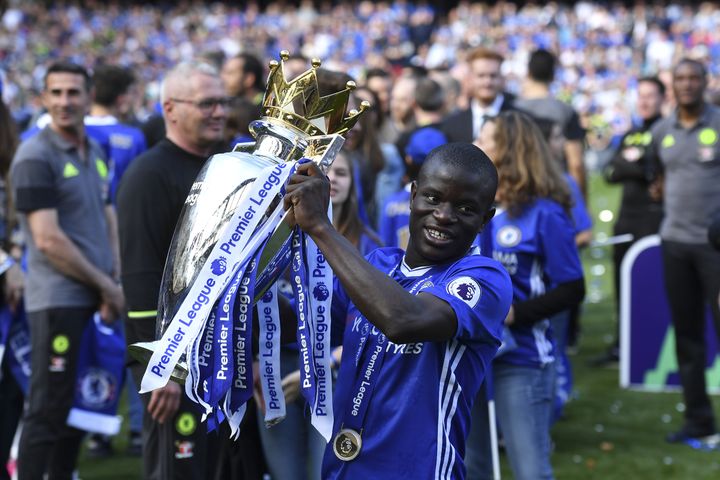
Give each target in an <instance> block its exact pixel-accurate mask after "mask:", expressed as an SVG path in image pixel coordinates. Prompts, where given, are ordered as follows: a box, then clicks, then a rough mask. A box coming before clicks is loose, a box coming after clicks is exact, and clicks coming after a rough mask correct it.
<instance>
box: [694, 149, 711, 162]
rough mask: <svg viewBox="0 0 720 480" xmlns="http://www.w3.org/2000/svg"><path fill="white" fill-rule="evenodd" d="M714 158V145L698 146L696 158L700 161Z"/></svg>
mask: <svg viewBox="0 0 720 480" xmlns="http://www.w3.org/2000/svg"><path fill="white" fill-rule="evenodd" d="M714 158H715V148H714V147H700V148H698V159H699V160H700V161H701V162H710V161H712V160H713V159H714Z"/></svg>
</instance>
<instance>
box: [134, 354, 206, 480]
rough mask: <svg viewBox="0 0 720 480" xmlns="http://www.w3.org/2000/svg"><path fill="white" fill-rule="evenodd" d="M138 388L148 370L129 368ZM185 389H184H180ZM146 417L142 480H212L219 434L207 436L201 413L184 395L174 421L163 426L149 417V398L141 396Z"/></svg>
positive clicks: (143, 435) (144, 422) (138, 366)
mask: <svg viewBox="0 0 720 480" xmlns="http://www.w3.org/2000/svg"><path fill="white" fill-rule="evenodd" d="M130 371H131V372H132V375H133V379H134V380H135V385H140V384H141V382H142V377H143V374H144V373H145V366H143V365H140V364H138V363H133V364H132V365H131V366H130ZM181 388H182V387H181ZM140 400H142V403H143V407H144V408H145V414H144V415H143V432H142V439H143V478H144V479H146V480H184V479H188V480H191V479H198V478H208V479H210V478H213V477H214V473H215V464H216V461H215V457H216V456H217V451H218V448H219V444H218V442H219V438H220V437H219V433H218V432H213V433H210V434H208V433H207V424H205V423H201V421H200V420H201V419H202V413H201V412H200V410H199V407H198V405H195V404H194V403H192V402H191V401H190V400H189V399H188V397H187V395H185V392H182V393H181V396H180V408H178V411H177V412H176V413H175V416H174V417H173V418H172V420H170V421H167V422H165V423H163V424H160V423H158V422H156V421H155V420H153V419H152V417H151V416H150V414H148V413H147V406H148V404H149V403H150V394H149V393H143V394H140Z"/></svg>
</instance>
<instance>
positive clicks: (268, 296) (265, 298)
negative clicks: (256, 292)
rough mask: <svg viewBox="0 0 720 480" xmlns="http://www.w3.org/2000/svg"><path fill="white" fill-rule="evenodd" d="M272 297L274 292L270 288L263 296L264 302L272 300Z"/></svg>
mask: <svg viewBox="0 0 720 480" xmlns="http://www.w3.org/2000/svg"><path fill="white" fill-rule="evenodd" d="M272 299H273V293H272V291H271V290H268V291H267V292H265V295H263V297H262V301H263V302H264V303H269V302H272Z"/></svg>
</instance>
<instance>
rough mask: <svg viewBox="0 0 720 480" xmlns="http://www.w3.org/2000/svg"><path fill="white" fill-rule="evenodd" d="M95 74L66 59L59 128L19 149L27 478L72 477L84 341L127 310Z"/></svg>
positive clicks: (53, 89)
mask: <svg viewBox="0 0 720 480" xmlns="http://www.w3.org/2000/svg"><path fill="white" fill-rule="evenodd" d="M90 98H91V92H90V78H89V76H88V73H87V72H86V71H85V69H84V68H82V67H80V66H79V65H75V64H70V63H56V64H53V65H52V66H50V68H49V69H48V71H47V74H46V75H45V90H44V91H43V102H44V104H45V107H46V108H47V110H48V113H49V114H50V118H51V121H50V125H49V126H48V127H46V128H45V129H44V130H42V131H41V132H40V133H39V134H37V135H35V136H33V137H31V138H30V139H28V140H27V141H26V142H24V143H23V144H22V145H20V148H19V149H18V151H17V153H16V154H15V158H14V159H13V165H12V171H11V176H12V185H13V188H14V194H15V200H16V207H17V210H18V211H19V212H20V213H21V215H20V225H21V228H22V231H23V233H24V237H25V239H26V242H27V252H28V271H27V277H26V281H27V285H26V289H25V307H26V309H27V311H28V321H29V323H30V333H31V342H32V374H31V377H30V393H29V402H28V408H27V411H26V414H25V419H24V427H23V433H22V438H21V440H20V452H19V459H18V472H19V474H20V478H23V479H38V480H39V479H42V478H43V475H44V473H45V472H47V473H48V475H49V477H50V478H51V479H55V478H68V479H69V478H71V477H72V475H73V470H74V469H75V464H76V462H77V456H78V452H79V449H80V441H81V439H82V435H83V432H82V431H80V430H77V429H74V428H70V427H68V426H67V425H66V421H67V416H68V412H69V411H70V407H71V406H72V403H73V397H74V392H75V378H76V370H77V360H78V352H79V346H80V341H81V338H82V334H83V331H84V329H85V327H86V325H87V323H88V321H89V320H90V319H91V317H92V315H93V313H94V312H95V311H96V310H98V309H99V310H100V313H101V316H102V318H103V320H104V321H106V322H113V321H115V320H116V319H117V318H118V317H119V316H120V313H121V312H122V310H123V309H124V298H123V293H122V290H121V289H120V287H119V286H118V283H117V280H116V279H117V275H118V273H119V260H118V259H119V256H118V250H117V222H116V219H115V213H114V210H113V208H112V206H111V205H110V204H109V200H108V183H107V174H108V171H107V167H106V164H105V159H104V154H103V152H102V150H101V149H100V147H99V146H98V145H97V144H96V143H94V142H93V141H91V140H90V139H89V138H88V137H87V136H86V135H85V127H84V125H83V117H84V116H85V113H86V112H87V110H88V107H89V106H90Z"/></svg>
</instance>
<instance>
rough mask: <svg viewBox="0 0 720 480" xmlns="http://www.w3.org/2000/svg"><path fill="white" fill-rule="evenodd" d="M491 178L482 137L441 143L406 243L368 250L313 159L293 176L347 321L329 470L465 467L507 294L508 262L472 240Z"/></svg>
mask: <svg viewBox="0 0 720 480" xmlns="http://www.w3.org/2000/svg"><path fill="white" fill-rule="evenodd" d="M496 182H497V174H496V171H495V168H494V167H493V165H492V163H491V162H490V160H489V159H488V158H487V156H486V155H485V154H484V153H483V152H482V151H481V150H480V149H478V148H477V147H475V146H473V145H471V144H467V143H463V144H460V143H458V144H448V145H443V146H441V147H438V148H437V149H435V150H433V151H432V152H431V153H430V155H428V158H427V160H426V161H425V163H424V164H423V167H422V169H421V171H420V174H419V176H418V180H417V182H415V183H414V184H413V186H412V189H411V216H410V241H409V243H408V247H407V250H406V251H405V252H403V251H402V250H400V249H397V248H380V249H377V250H374V251H373V252H372V253H371V254H370V255H368V256H367V257H363V256H362V255H361V254H360V252H358V251H357V249H356V248H355V246H354V245H352V243H350V242H349V241H348V240H347V239H345V238H344V237H343V236H342V235H341V234H340V233H339V232H338V231H337V230H336V229H335V228H334V227H333V226H332V224H331V223H330V222H329V221H328V220H326V218H327V216H326V215H325V211H326V208H327V203H328V201H329V182H328V181H327V179H326V178H325V176H324V175H323V174H322V172H321V171H320V170H319V169H318V168H317V166H315V165H314V164H312V163H306V164H303V165H301V166H299V167H298V171H297V173H296V174H295V175H293V176H292V177H291V178H290V181H289V184H288V188H287V195H286V196H285V198H284V202H285V206H286V208H288V209H290V210H292V213H293V216H294V218H295V220H296V222H297V224H298V225H299V226H300V228H302V229H303V230H304V231H305V232H306V233H307V234H308V235H310V236H311V237H312V239H313V240H314V241H315V243H316V244H317V245H318V247H319V248H320V249H321V250H322V252H323V254H324V255H325V258H326V259H327V261H328V262H329V263H330V265H331V266H332V268H333V272H334V274H335V276H336V280H337V281H336V282H335V283H336V285H335V287H336V289H335V292H334V298H333V326H334V327H336V326H338V327H340V328H342V327H344V328H345V334H344V339H343V357H342V361H341V365H340V369H339V372H338V378H337V383H336V386H335V394H334V418H335V422H334V426H333V433H332V439H331V441H330V443H329V444H328V446H327V448H326V450H325V457H324V460H323V468H322V478H324V479H356V478H373V479H397V478H413V479H430V478H453V479H462V478H464V477H465V466H464V462H463V457H464V453H465V439H466V436H467V432H468V428H469V422H470V409H471V407H472V402H473V400H474V398H475V394H476V393H477V390H478V389H479V387H480V384H481V382H482V380H483V378H484V376H485V372H486V371H487V368H489V366H490V362H491V360H492V358H493V356H494V355H495V353H496V351H497V349H498V347H499V345H500V336H501V331H502V321H503V319H504V318H505V316H506V314H507V311H508V308H509V306H510V301H511V298H512V290H511V288H512V287H511V284H510V280H509V277H508V274H507V272H506V271H505V270H504V269H503V268H502V266H501V265H500V264H499V263H498V262H497V261H495V260H492V259H490V258H487V257H484V256H482V255H479V254H477V253H476V251H475V250H471V245H472V243H473V241H474V239H475V237H476V235H477V234H478V233H479V232H480V231H481V230H482V229H483V228H484V226H485V225H486V224H487V222H488V221H489V220H490V219H491V218H492V216H493V214H494V209H493V208H492V203H493V199H494V197H495V189H496V186H497V183H496ZM287 307H288V306H287V305H285V308H284V309H283V319H284V322H289V323H290V322H293V321H294V312H292V311H291V310H290V309H288V308H287ZM346 320H347V322H346ZM289 326H290V325H288V327H289ZM283 331H290V332H291V331H292V329H290V328H283Z"/></svg>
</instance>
